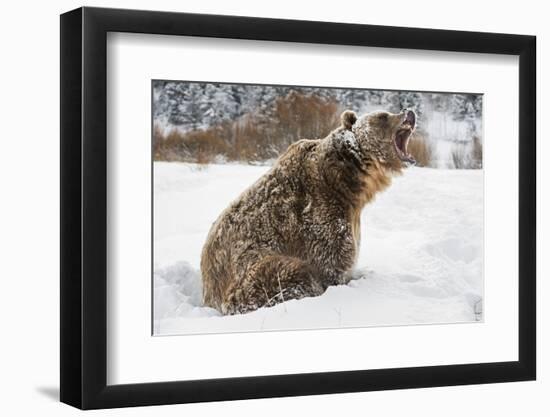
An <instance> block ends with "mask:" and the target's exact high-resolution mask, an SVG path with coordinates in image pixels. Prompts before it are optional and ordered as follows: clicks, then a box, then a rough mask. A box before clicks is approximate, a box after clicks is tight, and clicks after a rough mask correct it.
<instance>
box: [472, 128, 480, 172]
mask: <svg viewBox="0 0 550 417" xmlns="http://www.w3.org/2000/svg"><path fill="white" fill-rule="evenodd" d="M471 159H472V163H473V165H474V168H477V169H481V168H483V145H482V144H481V140H480V138H479V137H478V136H474V139H473V143H472V156H471Z"/></svg>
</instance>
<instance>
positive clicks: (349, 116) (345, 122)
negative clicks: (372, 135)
mask: <svg viewBox="0 0 550 417" xmlns="http://www.w3.org/2000/svg"><path fill="white" fill-rule="evenodd" d="M340 120H341V121H342V126H343V127H344V128H345V129H348V130H351V127H352V126H353V124H354V123H355V122H356V121H357V115H356V114H355V112H354V111H351V110H346V111H345V112H344V113H342V115H341V116H340Z"/></svg>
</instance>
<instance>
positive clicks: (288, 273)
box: [221, 255, 326, 314]
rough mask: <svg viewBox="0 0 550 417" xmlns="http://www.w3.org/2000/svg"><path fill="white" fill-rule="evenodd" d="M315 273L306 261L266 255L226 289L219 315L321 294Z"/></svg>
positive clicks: (320, 287)
mask: <svg viewBox="0 0 550 417" xmlns="http://www.w3.org/2000/svg"><path fill="white" fill-rule="evenodd" d="M320 282H321V280H320V276H319V274H318V272H317V271H316V270H315V268H313V266H311V265H309V264H308V263H307V262H305V261H303V260H301V259H298V258H294V257H290V256H284V255H267V256H265V257H263V258H260V259H259V260H258V261H257V262H256V263H255V264H254V265H252V266H251V267H250V268H249V270H248V273H247V275H246V277H245V278H244V279H242V280H239V281H236V282H234V283H233V285H231V286H230V287H229V288H227V291H226V293H225V297H224V301H223V303H222V305H221V310H222V313H223V314H239V313H247V312H250V311H253V310H257V309H258V308H261V307H269V306H273V305H275V304H278V303H282V302H284V301H288V300H293V299H294V300H296V299H300V298H304V297H316V296H318V295H321V294H322V293H323V292H324V291H325V290H326V288H324V287H323V286H322V285H321V283H320Z"/></svg>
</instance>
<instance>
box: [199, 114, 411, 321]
mask: <svg viewBox="0 0 550 417" xmlns="http://www.w3.org/2000/svg"><path fill="white" fill-rule="evenodd" d="M341 119H342V125H341V126H340V127H339V128H337V129H336V130H334V131H332V132H331V133H330V134H329V135H328V136H327V137H326V138H324V139H314V140H307V139H303V140H300V141H298V142H296V143H294V144H292V145H291V146H289V148H288V149H287V151H286V152H285V153H284V154H283V155H281V156H280V157H279V159H278V160H277V162H276V163H275V165H274V166H273V167H272V168H271V169H270V170H269V172H267V173H266V174H265V175H264V176H262V177H261V178H260V179H258V180H257V181H256V183H254V184H253V185H252V186H251V187H250V188H249V189H248V190H246V191H245V192H244V193H243V194H242V195H241V196H240V197H239V198H237V199H236V200H235V201H234V202H233V203H232V204H231V205H230V206H229V207H228V208H227V209H226V210H225V211H224V212H223V213H222V214H221V215H220V217H219V218H218V219H217V220H216V222H215V223H214V224H213V226H212V228H211V230H210V233H209V234H208V237H207V240H206V243H205V245H204V247H203V251H202V257H201V272H202V280H203V301H204V304H205V305H207V306H210V307H213V308H216V309H217V310H219V311H221V312H222V313H223V314H235V313H244V312H247V311H252V310H255V309H257V308H260V307H263V306H271V305H274V304H276V303H279V302H283V301H287V300H289V299H299V298H303V297H310V296H317V295H320V294H322V293H323V292H324V291H325V290H326V288H327V287H328V286H330V285H337V284H344V283H347V282H348V281H349V272H350V270H351V269H352V267H353V265H354V263H355V260H356V257H357V253H358V250H359V242H360V216H361V210H362V209H363V207H364V206H365V204H367V203H369V202H370V201H371V200H372V199H373V198H374V196H375V195H376V194H377V193H378V192H380V191H382V190H383V189H385V188H386V187H388V186H389V185H390V183H391V176H392V174H394V173H399V172H400V171H401V168H402V166H403V164H402V162H401V161H400V159H399V158H398V157H397V155H396V153H395V151H394V149H393V136H394V135H395V132H396V130H397V129H398V127H399V126H400V124H401V123H402V121H403V116H402V114H399V115H395V114H390V113H386V112H376V113H371V114H367V115H365V116H363V117H362V118H360V119H357V116H356V115H355V113H353V112H351V111H346V112H344V113H343V114H342V117H341Z"/></svg>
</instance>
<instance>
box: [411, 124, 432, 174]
mask: <svg viewBox="0 0 550 417" xmlns="http://www.w3.org/2000/svg"><path fill="white" fill-rule="evenodd" d="M408 151H409V153H410V154H411V155H412V156H413V157H414V159H415V160H416V165H417V166H419V167H432V166H433V164H434V156H435V150H434V147H433V145H432V144H431V143H430V142H429V141H428V139H426V137H425V135H423V134H422V133H419V132H415V133H414V134H413V136H412V137H411V140H410V141H409V146H408Z"/></svg>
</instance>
